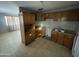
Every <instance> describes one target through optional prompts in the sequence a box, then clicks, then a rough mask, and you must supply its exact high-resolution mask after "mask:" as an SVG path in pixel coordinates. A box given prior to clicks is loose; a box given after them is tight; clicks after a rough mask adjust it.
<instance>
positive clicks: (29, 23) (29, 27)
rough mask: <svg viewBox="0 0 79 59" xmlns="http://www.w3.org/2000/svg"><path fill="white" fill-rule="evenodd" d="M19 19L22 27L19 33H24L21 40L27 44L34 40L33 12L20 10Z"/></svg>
mask: <svg viewBox="0 0 79 59" xmlns="http://www.w3.org/2000/svg"><path fill="white" fill-rule="evenodd" d="M21 13H22V14H21V16H20V17H21V18H22V19H21V20H22V21H23V23H22V24H21V25H22V27H21V29H23V30H22V31H21V33H23V34H22V35H24V37H23V39H22V41H23V43H24V44H25V45H28V44H29V43H31V42H32V41H34V40H35V14H32V13H27V12H21Z"/></svg>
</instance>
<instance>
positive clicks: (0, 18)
mask: <svg viewBox="0 0 79 59" xmlns="http://www.w3.org/2000/svg"><path fill="white" fill-rule="evenodd" d="M4 16H5V14H2V13H0V33H2V32H7V31H8V28H7V26H6V21H5V17H4Z"/></svg>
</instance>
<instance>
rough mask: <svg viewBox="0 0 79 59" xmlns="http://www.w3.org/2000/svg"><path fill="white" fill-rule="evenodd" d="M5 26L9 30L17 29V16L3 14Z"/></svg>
mask: <svg viewBox="0 0 79 59" xmlns="http://www.w3.org/2000/svg"><path fill="white" fill-rule="evenodd" d="M5 20H6V26H7V27H8V30H9V31H15V30H19V28H20V26H19V17H16V16H5Z"/></svg>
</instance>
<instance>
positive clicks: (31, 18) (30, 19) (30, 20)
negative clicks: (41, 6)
mask: <svg viewBox="0 0 79 59" xmlns="http://www.w3.org/2000/svg"><path fill="white" fill-rule="evenodd" d="M23 19H24V24H34V23H35V15H34V14H31V13H26V12H23Z"/></svg>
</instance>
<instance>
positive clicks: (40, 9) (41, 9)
mask: <svg viewBox="0 0 79 59" xmlns="http://www.w3.org/2000/svg"><path fill="white" fill-rule="evenodd" d="M40 3H41V6H42V7H41V8H39V9H38V11H43V9H44V8H43V1H40Z"/></svg>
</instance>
